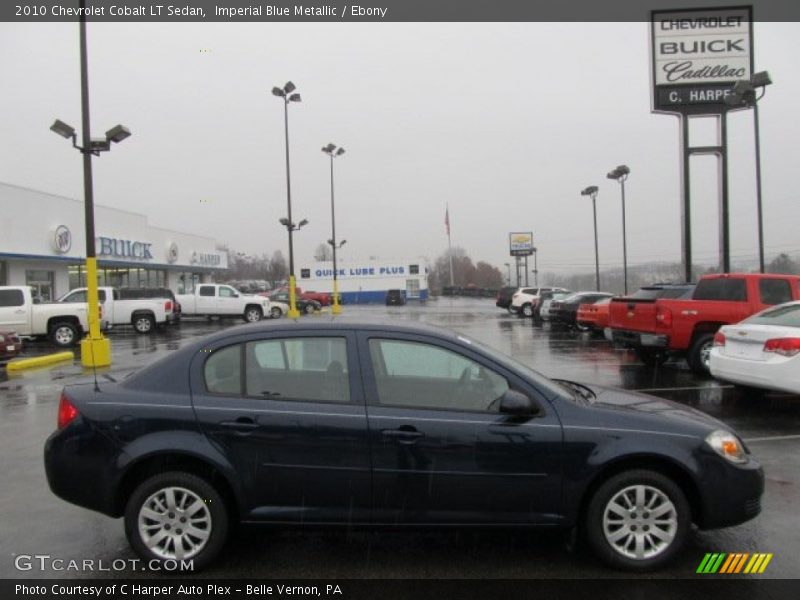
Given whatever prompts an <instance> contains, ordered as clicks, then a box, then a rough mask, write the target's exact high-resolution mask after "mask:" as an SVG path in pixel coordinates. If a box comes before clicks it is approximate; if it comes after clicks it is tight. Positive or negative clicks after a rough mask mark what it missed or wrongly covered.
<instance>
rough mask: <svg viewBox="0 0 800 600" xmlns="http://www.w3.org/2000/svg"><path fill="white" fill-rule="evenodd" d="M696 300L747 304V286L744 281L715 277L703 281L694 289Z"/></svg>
mask: <svg viewBox="0 0 800 600" xmlns="http://www.w3.org/2000/svg"><path fill="white" fill-rule="evenodd" d="M692 298H693V299H695V300H725V301H728V302H746V301H747V286H746V285H745V280H744V279H734V278H727V277H725V278H723V277H715V278H714V279H702V280H700V281H699V282H698V283H697V287H696V288H695V289H694V296H692Z"/></svg>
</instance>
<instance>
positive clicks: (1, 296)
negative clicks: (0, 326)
mask: <svg viewBox="0 0 800 600" xmlns="http://www.w3.org/2000/svg"><path fill="white" fill-rule="evenodd" d="M23 304H25V296H24V295H23V294H22V290H0V306H22V305H23Z"/></svg>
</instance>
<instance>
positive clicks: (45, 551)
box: [0, 298, 800, 579]
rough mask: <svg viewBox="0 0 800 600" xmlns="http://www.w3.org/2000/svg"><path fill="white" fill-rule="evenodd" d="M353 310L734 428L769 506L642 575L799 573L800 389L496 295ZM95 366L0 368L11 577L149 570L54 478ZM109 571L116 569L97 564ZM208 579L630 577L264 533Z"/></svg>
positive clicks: (488, 549)
mask: <svg viewBox="0 0 800 600" xmlns="http://www.w3.org/2000/svg"><path fill="white" fill-rule="evenodd" d="M344 310H345V312H346V313H348V314H365V315H369V316H370V317H381V316H383V317H387V318H389V319H392V320H411V321H421V322H427V323H432V324H436V325H441V326H445V327H449V328H452V329H455V330H457V331H460V332H462V333H464V334H466V335H467V336H470V337H474V338H476V339H479V340H481V341H483V342H485V343H487V344H490V345H491V346H493V347H495V348H497V349H499V350H501V351H503V352H506V353H508V354H512V355H514V356H515V357H516V358H518V359H519V360H521V361H522V362H525V363H527V364H529V365H530V366H532V367H533V368H535V369H537V370H538V371H540V372H542V373H544V374H545V375H548V376H551V377H562V378H569V379H574V380H577V381H586V382H592V383H597V384H602V385H610V386H617V387H621V388H624V389H628V390H638V391H642V392H646V393H651V394H654V395H657V396H659V397H663V398H668V399H671V400H675V401H677V402H680V403H683V404H686V405H688V406H692V407H694V408H697V409H699V410H702V411H704V412H706V413H708V414H711V415H713V416H714V417H716V418H718V419H720V420H722V421H724V422H726V423H728V424H729V425H731V426H733V427H734V428H736V430H737V431H738V432H739V434H740V435H741V436H742V437H743V438H744V439H745V441H746V442H747V443H748V444H749V446H750V448H751V450H752V451H753V453H754V454H755V455H756V456H757V457H758V459H759V460H760V462H761V463H762V464H763V466H764V469H765V473H766V492H765V495H764V498H763V502H762V506H763V511H762V514H761V515H760V516H759V517H757V518H756V519H754V520H752V521H750V522H748V523H745V524H743V525H739V526H736V527H732V528H728V529H722V530H717V531H707V532H694V533H693V534H692V535H691V536H690V540H689V543H688V544H687V547H686V549H685V551H684V553H683V554H682V555H681V556H680V557H679V558H678V559H677V560H676V561H675V562H673V563H672V564H671V565H669V566H668V567H667V568H665V569H663V570H661V571H659V572H657V573H656V574H649V575H642V576H641V577H666V578H685V577H696V575H695V570H696V569H697V566H698V565H699V564H700V561H701V560H702V558H703V556H704V555H705V553H707V552H726V553H731V552H751V553H752V552H771V553H773V554H774V557H773V559H772V561H771V563H770V564H769V567H768V569H767V570H766V572H765V573H764V574H763V575H759V576H758V577H762V578H767V577H770V578H794V577H796V576H797V566H798V560H797V555H798V551H800V535H798V531H800V527H798V518H797V504H798V501H800V488H799V487H798V484H800V397H798V396H790V395H785V394H767V395H765V396H763V397H747V396H746V395H744V394H743V393H742V392H740V391H739V390H738V389H735V388H733V387H732V386H729V385H725V384H721V383H719V382H716V381H714V380H713V379H710V378H698V377H697V376H695V375H693V374H692V373H691V372H690V371H689V370H688V368H687V367H686V365H685V363H683V362H682V361H681V362H677V361H673V362H668V363H667V364H666V365H663V366H661V367H657V368H650V367H646V366H644V365H643V364H641V363H640V362H638V361H637V359H636V358H635V356H634V355H633V354H632V353H631V352H628V351H625V350H620V349H615V348H613V347H612V346H611V345H610V343H609V342H607V341H606V340H604V339H603V338H602V337H597V336H592V335H590V334H587V333H577V332H572V331H569V330H564V329H559V328H551V326H550V325H549V324H541V323H533V322H532V321H531V320H530V319H521V318H518V317H516V316H513V315H509V314H508V313H507V312H506V311H504V310H501V309H499V308H496V307H495V305H494V300H493V299H460V298H448V299H440V300H438V301H430V302H428V303H427V304H426V305H418V304H409V305H407V306H403V307H383V306H365V307H358V306H345V307H344ZM302 318H304V319H315V318H316V319H322V318H329V317H327V316H326V315H311V316H306V317H302ZM238 323H239V321H211V322H208V321H206V320H196V321H184V322H183V323H182V324H181V325H180V326H174V327H169V328H167V329H165V330H160V331H158V332H156V333H154V334H153V335H150V336H143V335H137V334H135V333H133V331H131V330H127V331H126V330H119V331H115V332H112V333H111V334H110V335H109V337H110V338H111V342H112V352H113V365H112V366H111V367H110V368H109V369H107V370H106V371H104V372H105V373H107V374H109V375H111V376H112V377H118V376H120V375H122V374H124V373H126V372H128V371H130V370H133V369H137V368H140V367H141V366H144V365H147V364H149V363H150V362H152V361H153V360H155V359H157V358H159V357H161V356H164V355H165V354H167V353H169V352H170V351H172V350H175V349H177V348H179V347H181V345H182V344H184V343H186V342H187V341H189V340H193V339H195V338H197V337H198V336H202V335H204V334H207V333H211V332H214V331H218V330H220V329H222V328H225V327H228V326H230V325H233V324H238ZM52 350H53V348H51V347H50V346H49V345H48V344H47V343H44V342H30V343H27V344H26V349H25V353H26V355H28V356H34V355H37V354H44V353H47V352H51V351H52ZM85 375H86V372H84V371H83V369H82V368H81V366H80V362H79V361H78V360H76V361H75V362H74V363H62V364H61V365H58V366H56V367H52V368H47V369H39V370H34V371H26V372H23V373H21V374H15V375H12V376H9V375H8V374H7V373H6V371H5V369H3V368H0V488H1V489H2V493H0V578H22V577H33V578H39V577H74V578H86V577H98V576H102V577H127V576H140V575H143V576H148V574H147V573H141V572H139V571H138V568H139V567H137V566H133V565H131V564H130V563H125V565H126V566H124V567H122V566H121V565H122V564H123V562H122V559H124V560H126V561H127V560H128V559H133V558H135V555H134V554H133V552H132V551H131V550H130V548H129V547H128V544H127V541H126V539H125V535H124V533H123V529H122V521H121V520H114V519H110V518H108V517H105V516H103V515H99V514H95V513H92V512H90V511H88V510H85V509H82V508H79V507H76V506H72V505H70V504H67V503H66V502H63V501H61V500H59V499H58V498H56V497H55V496H54V495H53V494H52V493H51V492H50V491H49V489H48V487H47V482H46V480H45V475H44V467H43V464H42V448H43V444H44V440H45V439H46V438H47V436H48V435H49V434H50V433H51V432H52V431H53V429H54V428H55V420H56V408H57V404H58V396H59V392H60V389H61V387H62V386H63V385H65V384H68V383H70V382H71V381H75V380H76V379H78V378H83V377H84V376H85ZM100 375H101V377H102V375H103V373H100ZM25 555H49V556H50V557H51V558H54V559H55V558H58V559H64V560H65V561H69V560H78V561H84V560H86V559H89V560H93V561H94V563H93V568H94V570H88V569H87V570H80V571H76V570H71V569H69V570H54V569H53V568H52V566H50V565H49V564H48V566H47V567H46V568H44V569H40V568H39V566H38V565H36V564H34V566H33V568H32V569H31V570H24V571H23V570H19V569H18V568H17V566H16V565H17V564H22V565H23V566H24V565H25V564H27V561H23V562H22V563H20V562H19V559H18V557H20V556H25ZM114 561H117V562H116V563H115V562H114ZM45 562H46V563H49V559H48V560H45ZM63 564H65V565H66V564H68V563H67V562H65V563H63ZM112 565H113V568H112ZM103 567H105V568H111V570H109V571H98V569H100V568H103ZM118 567H119V568H118ZM199 575H200V576H203V577H214V578H251V577H252V578H256V577H258V578H265V577H269V578H327V579H338V578H404V579H405V578H476V577H477V578H503V579H506V578H507V579H525V578H607V577H630V575H629V574H625V573H618V572H614V571H610V570H608V569H606V568H605V567H603V566H602V565H601V564H600V563H599V562H598V561H597V560H595V559H594V558H593V557H592V555H591V554H590V553H589V551H588V550H587V549H586V548H585V547H583V546H582V545H581V544H580V543H578V544H573V543H571V540H570V539H569V538H568V536H565V535H562V534H553V533H549V534H538V533H535V532H530V531H518V532H515V531H511V532H509V531H482V530H468V531H464V530H462V531H425V532H419V531H416V532H396V531H393V532H383V531H382V532H374V531H350V530H330V531H297V530H293V531H287V530H274V529H264V528H243V529H241V530H239V531H237V532H236V533H235V535H234V536H233V538H232V540H231V542H230V543H229V545H228V548H227V550H226V551H225V552H224V553H223V555H222V557H221V559H220V560H219V561H218V562H217V563H216V564H215V565H214V566H213V567H212V568H210V569H208V570H207V571H205V572H203V573H202V574H199ZM705 577H708V576H705Z"/></svg>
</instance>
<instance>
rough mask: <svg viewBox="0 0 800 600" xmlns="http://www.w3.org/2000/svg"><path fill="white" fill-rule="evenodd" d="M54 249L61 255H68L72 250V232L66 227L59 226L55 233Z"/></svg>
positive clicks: (53, 239)
mask: <svg viewBox="0 0 800 600" xmlns="http://www.w3.org/2000/svg"><path fill="white" fill-rule="evenodd" d="M51 241H52V243H53V249H54V250H55V251H56V252H58V253H59V254H66V253H67V252H69V251H70V248H72V232H71V231H70V230H69V227H67V226H66V225H59V226H58V227H56V229H55V231H54V232H53V238H52V240H51Z"/></svg>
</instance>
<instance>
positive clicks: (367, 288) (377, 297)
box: [297, 258, 428, 304]
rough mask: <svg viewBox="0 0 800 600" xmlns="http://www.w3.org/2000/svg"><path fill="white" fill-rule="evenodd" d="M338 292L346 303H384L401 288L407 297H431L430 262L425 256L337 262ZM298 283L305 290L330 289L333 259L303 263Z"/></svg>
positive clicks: (318, 290)
mask: <svg viewBox="0 0 800 600" xmlns="http://www.w3.org/2000/svg"><path fill="white" fill-rule="evenodd" d="M336 266H337V280H338V283H339V294H340V295H341V297H342V302H343V303H345V304H372V303H383V302H384V301H385V300H386V294H387V292H388V291H389V290H401V291H402V292H403V293H404V294H405V296H406V299H407V300H421V301H425V300H427V299H428V265H427V264H426V262H425V259H423V258H404V259H394V260H377V259H370V260H364V261H358V262H355V261H348V262H343V261H337V264H336ZM299 274H300V276H299V277H298V279H297V286H298V287H299V288H300V289H302V290H303V291H312V292H331V291H332V290H333V262H330V261H328V262H316V263H313V264H311V265H307V266H301V268H300V271H299Z"/></svg>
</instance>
